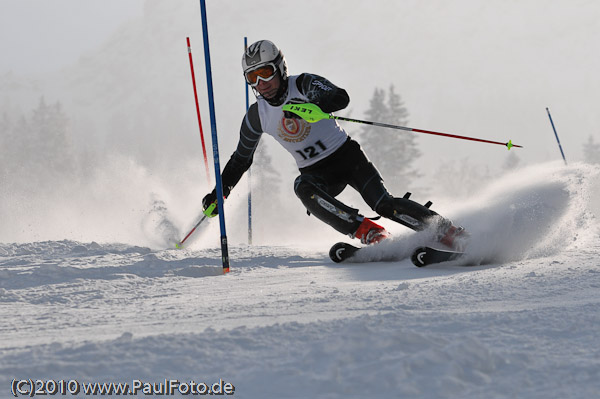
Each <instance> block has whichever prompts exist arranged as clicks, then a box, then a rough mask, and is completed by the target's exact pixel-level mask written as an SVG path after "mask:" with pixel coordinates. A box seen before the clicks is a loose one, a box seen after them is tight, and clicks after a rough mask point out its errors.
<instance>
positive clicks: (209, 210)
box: [175, 202, 217, 248]
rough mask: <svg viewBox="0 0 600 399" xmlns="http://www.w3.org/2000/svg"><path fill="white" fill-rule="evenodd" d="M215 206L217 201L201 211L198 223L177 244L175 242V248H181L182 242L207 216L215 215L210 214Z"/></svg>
mask: <svg viewBox="0 0 600 399" xmlns="http://www.w3.org/2000/svg"><path fill="white" fill-rule="evenodd" d="M216 207H217V203H216V202H214V203H212V204H211V205H210V206H209V207H208V208H206V210H205V211H204V212H203V213H204V215H202V218H201V219H200V221H199V222H198V223H196V225H195V226H194V227H193V228H192V230H191V231H190V232H189V233H187V235H186V236H185V237H184V238H183V240H181V241H179V244H175V247H176V248H183V243H184V242H185V240H187V239H188V238H189V237H190V236H191V235H192V233H193V232H194V231H196V229H197V228H198V226H200V225H201V224H202V222H204V221H205V220H206V219H207V218H211V217H213V216H215V215H212V216H211V214H212V212H213V210H214V209H215V208H216Z"/></svg>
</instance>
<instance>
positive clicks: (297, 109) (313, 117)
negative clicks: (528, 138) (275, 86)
mask: <svg viewBox="0 0 600 399" xmlns="http://www.w3.org/2000/svg"><path fill="white" fill-rule="evenodd" d="M283 110H284V111H289V112H293V113H295V114H296V115H298V116H300V117H301V118H302V119H304V120H305V121H307V122H310V123H314V122H318V121H320V120H323V119H336V120H339V121H347V122H354V123H362V124H364V125H372V126H379V127H387V128H391V129H399V130H404V131H407V132H415V133H425V134H433V135H436V136H444V137H450V138H454V139H461V140H471V141H478V142H480V143H489V144H499V145H503V146H505V147H507V148H508V149H509V150H510V149H511V148H512V147H518V148H523V146H521V145H517V144H513V143H512V140H508V143H502V142H499V141H491V140H483V139H477V138H474V137H467V136H458V135H456V134H449V133H440V132H433V131H431V130H423V129H414V128H412V127H406V126H398V125H390V124H387V123H380V122H371V121H363V120H360V119H350V118H344V117H342V116H334V115H331V114H328V113H325V112H323V111H322V110H321V108H319V106H318V105H316V104H311V103H306V104H286V105H284V106H283Z"/></svg>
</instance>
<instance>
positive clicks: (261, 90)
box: [202, 40, 463, 248]
mask: <svg viewBox="0 0 600 399" xmlns="http://www.w3.org/2000/svg"><path fill="white" fill-rule="evenodd" d="M242 68H243V72H244V77H245V79H246V82H247V83H248V84H249V85H250V86H251V87H252V89H253V91H254V94H255V95H256V98H257V101H256V103H254V104H252V106H250V108H249V109H248V112H247V113H246V115H245V116H244V119H243V121H242V126H241V128H240V139H239V142H238V145H237V149H236V150H235V152H234V153H233V155H232V156H231V158H230V159H229V161H228V162H227V164H226V165H225V168H224V169H223V173H222V175H221V176H222V184H223V195H224V196H225V198H227V196H229V193H230V192H231V190H232V189H233V187H234V186H235V185H236V184H237V183H238V182H239V180H240V179H241V177H242V175H243V174H244V173H245V172H246V171H247V170H248V168H249V167H250V165H251V164H252V160H253V156H254V151H255V149H256V147H257V145H258V142H259V140H260V138H261V135H262V133H263V132H264V133H267V134H269V135H271V136H273V137H274V138H275V140H277V141H278V142H279V143H280V144H281V145H282V146H283V147H284V148H285V149H286V150H288V151H289V153H290V154H292V156H293V157H294V158H295V160H296V163H297V165H298V168H299V170H300V176H298V177H297V178H296V180H295V182H294V191H295V193H296V195H297V196H298V198H299V199H300V201H302V203H303V204H304V206H305V207H306V209H307V211H308V214H309V215H310V214H313V215H314V216H316V217H317V218H319V219H320V220H322V221H323V222H325V223H327V224H328V225H330V226H331V227H333V228H334V229H335V230H337V231H339V232H340V233H343V234H347V235H349V236H350V237H352V238H358V239H360V241H361V243H363V244H373V243H376V242H379V241H381V240H383V239H384V238H386V237H387V236H388V233H387V232H386V230H385V229H384V228H383V227H382V226H380V225H378V224H377V223H375V222H373V221H372V220H371V219H369V218H367V217H364V216H363V215H361V214H360V213H359V211H358V209H354V208H351V207H349V206H347V205H345V204H343V203H342V202H340V201H339V200H337V199H336V198H335V197H336V196H337V195H339V194H340V193H341V192H342V190H343V189H344V188H345V187H346V186H347V185H350V186H351V187H353V188H354V189H355V190H356V191H358V192H359V193H360V195H361V196H362V198H363V199H364V200H365V202H366V203H367V204H368V205H369V206H370V207H371V209H372V210H374V211H375V212H376V213H377V214H379V215H381V216H383V217H386V218H388V219H391V220H394V221H395V222H398V223H401V224H402V225H404V226H407V227H409V228H411V229H413V230H424V229H425V228H427V227H428V226H430V224H432V223H435V224H437V228H438V239H439V240H440V242H442V243H443V244H445V245H447V246H448V247H451V248H452V247H453V242H454V238H455V237H456V236H458V235H460V234H461V233H462V231H463V229H462V228H460V227H459V228H457V227H455V226H453V225H452V223H451V222H450V221H449V220H447V219H444V218H442V217H440V216H439V215H438V214H437V213H436V212H434V211H432V210H431V209H429V205H430V204H428V205H426V206H423V205H420V204H418V203H416V202H414V201H412V200H410V199H408V197H409V195H410V194H409V193H407V194H406V195H405V196H404V197H403V198H397V197H393V196H392V195H391V194H390V193H389V192H388V191H387V189H386V188H385V186H384V184H383V179H382V177H381V175H380V174H379V172H378V170H377V169H376V168H375V166H374V165H373V164H372V163H371V162H370V161H369V160H368V159H367V157H366V155H365V154H364V152H363V151H362V149H361V147H360V145H359V144H358V143H357V142H356V141H355V140H353V139H352V138H350V137H349V136H348V134H347V133H346V132H345V131H344V129H342V128H341V127H340V126H339V124H338V123H337V121H335V120H334V119H324V120H321V121H319V122H316V123H308V122H306V121H304V120H303V119H301V118H300V117H298V116H297V115H296V114H294V113H291V112H288V111H285V112H284V111H283V110H282V106H283V105H285V104H290V103H313V104H316V105H318V106H319V107H320V108H321V109H322V110H323V111H324V112H326V113H332V112H335V111H339V110H341V109H344V108H346V106H348V103H349V102H350V98H349V97H348V93H347V92H346V90H344V89H342V88H339V87H337V86H335V85H334V84H333V83H331V82H330V81H329V80H327V79H325V78H323V77H321V76H318V75H314V74H310V73H302V74H300V75H294V76H288V73H287V64H286V60H285V58H284V56H283V53H282V52H281V50H279V48H277V46H275V45H274V44H273V43H272V42H270V41H268V40H260V41H258V42H256V43H254V44H252V45H250V46H249V47H248V48H247V50H246V51H245V52H244V55H243V57H242ZM216 199H217V194H216V188H215V189H214V190H213V191H212V192H211V193H209V194H208V195H206V196H205V197H204V199H203V200H202V205H203V208H204V210H205V211H206V209H207V208H208V207H209V206H210V205H211V204H213V203H214V202H215V201H216ZM217 212H218V210H217V208H216V207H214V211H213V212H212V214H210V215H209V216H215V215H216V214H217Z"/></svg>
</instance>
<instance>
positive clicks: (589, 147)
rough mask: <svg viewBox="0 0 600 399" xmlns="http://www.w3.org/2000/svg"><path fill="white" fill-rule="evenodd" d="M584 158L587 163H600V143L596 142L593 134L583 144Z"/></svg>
mask: <svg viewBox="0 0 600 399" xmlns="http://www.w3.org/2000/svg"><path fill="white" fill-rule="evenodd" d="M583 159H584V161H585V162H587V163H600V144H596V142H595V141H594V137H593V136H592V135H590V137H589V138H588V141H587V143H586V144H585V145H584V146H583Z"/></svg>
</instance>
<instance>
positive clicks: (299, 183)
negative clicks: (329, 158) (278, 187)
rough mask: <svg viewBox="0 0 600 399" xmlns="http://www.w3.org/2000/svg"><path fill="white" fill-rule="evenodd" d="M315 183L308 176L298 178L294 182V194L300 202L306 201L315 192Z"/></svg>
mask: <svg viewBox="0 0 600 399" xmlns="http://www.w3.org/2000/svg"><path fill="white" fill-rule="evenodd" d="M316 188H317V182H316V181H314V179H312V178H310V177H308V176H302V175H300V176H298V177H297V178H296V180H295V181H294V192H295V193H296V196H297V197H298V198H300V200H301V201H302V202H304V201H305V200H308V199H309V198H310V197H311V196H312V195H313V194H314V193H315V191H316Z"/></svg>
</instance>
